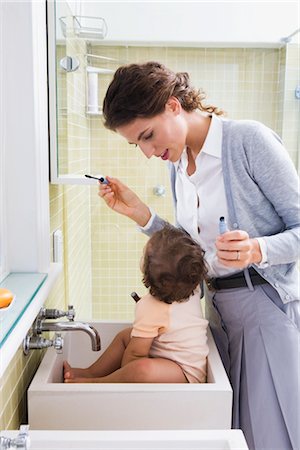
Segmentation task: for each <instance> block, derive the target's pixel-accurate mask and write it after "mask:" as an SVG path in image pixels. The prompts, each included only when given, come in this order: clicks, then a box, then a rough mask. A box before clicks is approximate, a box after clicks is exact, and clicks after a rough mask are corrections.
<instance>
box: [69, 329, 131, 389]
mask: <svg viewBox="0 0 300 450" xmlns="http://www.w3.org/2000/svg"><path fill="white" fill-rule="evenodd" d="M131 330H132V328H125V329H124V330H122V331H120V333H118V334H117V335H116V336H115V338H114V340H113V341H112V343H111V344H110V345H109V347H108V348H107V349H106V350H105V352H104V353H103V354H102V355H101V356H100V357H99V358H98V359H97V361H95V362H94V363H93V364H92V365H91V366H90V367H87V368H86V369H80V368H77V367H76V368H74V367H71V366H70V365H69V363H68V362H67V361H64V380H65V381H67V380H73V379H76V378H87V380H86V382H91V381H90V380H89V379H90V378H93V377H104V376H106V375H109V374H111V373H112V372H114V371H116V370H117V369H119V368H120V367H121V362H122V358H123V354H124V351H125V349H126V347H127V345H128V343H129V341H130V334H131Z"/></svg>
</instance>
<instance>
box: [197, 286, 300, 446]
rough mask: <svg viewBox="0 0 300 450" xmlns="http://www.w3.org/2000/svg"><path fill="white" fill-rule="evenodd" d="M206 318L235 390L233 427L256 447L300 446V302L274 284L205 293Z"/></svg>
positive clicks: (249, 443)
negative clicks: (287, 299)
mask: <svg viewBox="0 0 300 450" xmlns="http://www.w3.org/2000/svg"><path fill="white" fill-rule="evenodd" d="M205 309H206V318H207V319H208V320H209V323H210V328H211V330H212V333H213V336H214V339H215V342H216V345H217V347H218V350H219V352H220V355H221V358H222V361H223V364H224V367H225V369H226V371H227V374H228V377H229V380H230V382H231V385H232V388H233V411H232V428H241V429H242V430H243V432H244V434H245V437H246V440H247V443H248V446H249V448H250V449H252V450H276V449H278V450H291V449H292V450H300V301H294V302H291V303H289V304H288V305H283V303H282V301H281V299H280V297H279V295H278V293H277V291H276V290H275V289H274V288H273V287H272V286H271V285H269V284H263V285H259V286H252V284H251V281H250V282H248V287H247V288H235V289H227V290H220V291H217V292H212V291H209V290H208V289H206V291H205Z"/></svg>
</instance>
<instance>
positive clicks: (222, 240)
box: [215, 230, 262, 269]
mask: <svg viewBox="0 0 300 450" xmlns="http://www.w3.org/2000/svg"><path fill="white" fill-rule="evenodd" d="M215 245H216V248H217V257H218V259H219V261H220V262H221V263H222V264H223V265H224V266H227V267H233V268H237V269H244V268H245V267H248V266H250V265H251V264H258V263H260V261H261V260H262V254H261V251H260V245H259V243H258V240H257V239H250V238H249V235H248V233H247V232H246V231H243V230H235V231H227V232H226V233H224V234H221V235H220V236H218V237H217V240H216V243H215Z"/></svg>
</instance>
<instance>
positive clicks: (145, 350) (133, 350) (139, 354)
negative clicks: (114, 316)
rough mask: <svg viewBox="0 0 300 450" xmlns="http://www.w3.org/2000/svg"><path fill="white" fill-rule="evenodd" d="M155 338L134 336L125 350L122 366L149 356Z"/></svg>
mask: <svg viewBox="0 0 300 450" xmlns="http://www.w3.org/2000/svg"><path fill="white" fill-rule="evenodd" d="M153 339H154V338H152V337H150V338H142V337H132V338H131V339H130V341H129V344H128V345H127V347H126V349H125V351H124V355H123V359H122V364H121V367H123V366H125V365H126V364H128V363H129V362H131V361H134V360H136V359H139V358H148V357H149V352H150V348H151V345H152V342H153Z"/></svg>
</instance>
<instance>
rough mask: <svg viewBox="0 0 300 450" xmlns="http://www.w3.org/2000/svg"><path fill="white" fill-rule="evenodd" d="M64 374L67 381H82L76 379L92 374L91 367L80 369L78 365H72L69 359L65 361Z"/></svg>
mask: <svg viewBox="0 0 300 450" xmlns="http://www.w3.org/2000/svg"><path fill="white" fill-rule="evenodd" d="M63 376H64V382H65V383H80V381H75V380H76V379H79V378H89V377H91V376H92V375H91V374H90V372H89V369H80V368H77V367H71V366H70V364H69V363H68V362H67V361H64V362H63Z"/></svg>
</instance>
